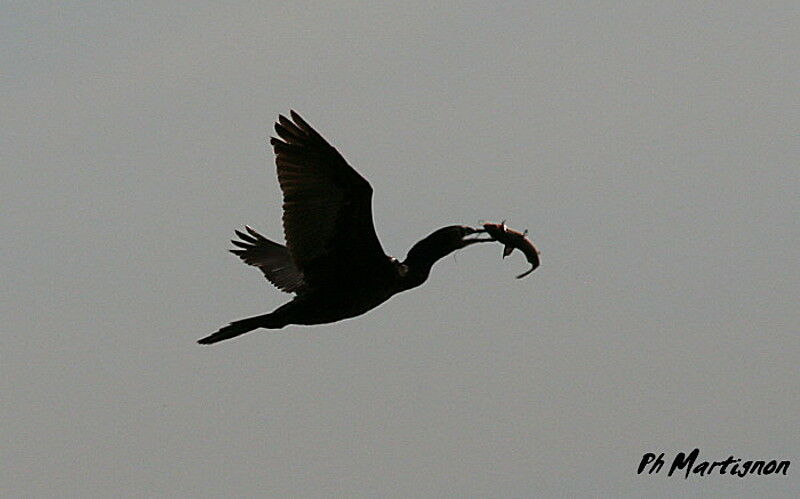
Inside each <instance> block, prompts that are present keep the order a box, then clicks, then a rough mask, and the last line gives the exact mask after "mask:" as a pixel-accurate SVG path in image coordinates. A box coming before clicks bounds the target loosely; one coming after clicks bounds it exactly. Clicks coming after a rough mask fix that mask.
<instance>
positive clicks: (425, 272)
mask: <svg viewBox="0 0 800 499" xmlns="http://www.w3.org/2000/svg"><path fill="white" fill-rule="evenodd" d="M456 249H458V248H455V247H450V246H447V245H443V244H441V242H440V241H438V240H436V239H435V238H433V237H431V236H428V237H426V238H425V239H423V240H422V241H420V242H418V243H417V244H415V245H414V246H412V248H411V249H410V250H409V252H408V256H407V257H406V259H405V261H404V262H403V263H402V265H403V266H404V267H405V271H404V272H405V275H404V276H403V277H402V281H403V289H410V288H415V287H417V286H419V285H421V284H422V283H424V282H425V281H426V280H427V279H428V276H429V275H430V273H431V268H432V267H433V264H435V263H436V262H438V261H439V260H441V259H442V258H444V257H446V256H447V255H449V254H450V253H452V252H453V251H455V250H456Z"/></svg>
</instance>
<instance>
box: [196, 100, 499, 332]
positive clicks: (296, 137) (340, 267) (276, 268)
mask: <svg viewBox="0 0 800 499" xmlns="http://www.w3.org/2000/svg"><path fill="white" fill-rule="evenodd" d="M290 117H291V119H290V118H287V117H285V116H282V115H281V116H279V117H278V121H277V122H276V123H275V132H276V133H277V135H278V137H272V138H271V139H270V144H271V145H272V147H273V149H274V150H275V164H276V165H277V170H278V182H279V184H280V187H281V191H283V231H284V236H285V238H286V246H284V245H282V244H278V243H276V242H274V241H270V240H269V239H267V238H266V237H264V236H262V235H261V234H259V233H258V232H256V231H255V230H254V229H252V228H250V227H245V232H241V231H238V230H237V231H235V232H236V235H237V236H238V237H239V240H233V241H232V243H233V244H234V245H236V246H237V248H236V249H232V250H230V251H231V253H233V254H235V255H237V256H238V257H239V258H241V259H242V260H243V261H244V263H246V264H248V265H252V266H254V267H258V268H259V269H260V270H261V272H263V273H264V276H265V277H266V278H267V280H268V281H269V282H271V283H272V284H273V285H274V286H275V287H277V288H278V289H280V290H281V291H285V292H287V293H294V295H295V296H294V298H293V299H292V300H291V301H289V302H288V303H286V304H284V305H282V306H280V307H278V308H277V309H275V310H274V311H272V312H270V313H268V314H264V315H258V316H255V317H249V318H246V319H241V320H238V321H235V322H232V323H230V324H228V325H227V326H225V327H223V328H221V329H220V330H219V331H217V332H216V333H214V334H212V335H210V336H207V337H205V338H202V339H200V340H199V341H198V343H201V344H203V345H208V344H212V343H217V342H220V341H223V340H227V339H230V338H235V337H236V336H240V335H242V334H244V333H247V332H249V331H253V330H255V329H259V328H266V329H280V328H282V327H284V326H287V325H289V324H304V325H310V324H327V323H331V322H336V321H340V320H342V319H347V318H350V317H356V316H358V315H361V314H363V313H365V312H367V311H369V310H372V309H373V308H375V307H377V306H378V305H380V304H381V303H383V302H385V301H386V300H388V299H389V298H391V297H392V296H393V295H395V294H397V293H400V292H402V291H405V290H408V289H411V288H415V287H417V286H419V285H421V284H422V283H424V282H425V280H427V279H428V275H429V274H430V271H431V267H432V266H433V264H434V263H436V261H438V260H440V259H441V258H443V257H445V256H447V255H449V254H450V253H452V252H453V251H455V250H458V249H461V248H464V247H466V246H468V245H470V244H475V243H479V242H485V241H493V240H495V239H493V238H491V239H478V238H470V239H467V236H470V235H472V234H476V233H479V232H485V230H483V229H474V228H472V227H468V226H465V225H450V226H447V227H442V228H441V229H438V230H436V231H434V232H433V233H432V234H430V235H428V236H427V237H425V238H424V239H422V240H421V241H419V242H418V243H416V244H415V245H414V246H412V247H411V249H410V250H409V251H408V255H407V256H406V259H405V260H404V261H403V262H400V261H398V260H397V259H396V258H392V257H390V256H388V255H386V253H385V252H384V251H383V248H382V247H381V243H380V241H379V240H378V236H377V234H376V233H375V227H374V225H373V222H372V186H370V184H369V182H367V180H366V179H365V178H364V177H362V176H361V175H359V174H358V172H357V171H355V170H354V169H353V167H351V166H350V165H349V164H347V161H345V159H344V158H343V157H342V155H341V154H339V152H338V151H337V150H336V149H334V148H333V146H331V145H330V144H329V143H328V142H327V141H326V140H325V139H324V138H323V137H322V136H321V135H320V134H319V133H318V132H317V131H316V130H314V129H313V128H312V127H311V126H310V125H309V124H308V123H306V121H305V120H304V119H303V118H301V117H300V115H298V114H297V113H296V112H294V111H291V112H290Z"/></svg>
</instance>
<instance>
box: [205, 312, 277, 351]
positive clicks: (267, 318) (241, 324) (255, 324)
mask: <svg viewBox="0 0 800 499" xmlns="http://www.w3.org/2000/svg"><path fill="white" fill-rule="evenodd" d="M285 325H286V322H285V321H282V320H280V319H279V318H278V317H276V316H275V314H274V313H270V314H264V315H257V316H255V317H248V318H247V319H242V320H239V321H235V322H231V323H230V324H228V325H227V326H225V327H223V328H222V329H220V330H219V331H217V332H216V333H214V334H212V335H210V336H206V337H205V338H201V339H199V340H197V342H198V343H200V344H201V345H211V344H213V343H217V342H220V341H224V340H229V339H231V338H236V337H237V336H240V335H243V334H244V333H249V332H250V331H252V330H254V329H258V328H262V327H263V328H267V329H280V328H282V327H283V326H285Z"/></svg>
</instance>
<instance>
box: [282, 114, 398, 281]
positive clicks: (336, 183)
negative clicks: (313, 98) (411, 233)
mask: <svg viewBox="0 0 800 499" xmlns="http://www.w3.org/2000/svg"><path fill="white" fill-rule="evenodd" d="M290 116H291V120H290V119H288V118H286V117H285V116H279V118H278V122H277V123H275V131H276V132H277V134H278V137H279V138H275V137H273V138H272V139H271V140H270V143H271V144H272V146H273V148H274V149H275V156H276V158H275V164H276V165H277V167H278V182H279V183H280V186H281V190H282V191H283V231H284V235H285V236H286V247H287V248H288V250H289V253H290V255H291V257H292V260H293V261H294V263H295V265H296V266H297V268H298V269H299V270H300V272H302V273H303V278H304V280H305V282H306V283H308V284H310V285H317V284H324V283H333V282H334V281H335V280H336V279H339V278H342V277H343V276H348V277H349V278H355V277H356V276H358V275H359V272H362V271H363V272H369V270H368V269H375V268H380V267H379V266H380V265H382V264H383V265H385V263H386V261H387V257H386V254H385V253H384V251H383V248H382V247H381V244H380V241H379V240H378V236H377V235H376V234H375V226H374V224H373V221H372V186H370V185H369V182H367V181H366V180H365V179H364V178H363V177H362V176H361V175H359V174H358V172H356V171H355V170H354V169H353V168H352V167H351V166H350V165H348V164H347V162H346V161H345V159H344V158H343V157H342V155H341V154H339V152H338V151H337V150H336V149H334V148H333V146H331V145H330V144H328V142H327V141H326V140H325V139H324V138H322V136H321V135H320V134H319V133H317V131H316V130H314V129H313V128H311V126H310V125H309V124H308V123H306V122H305V120H303V118H301V117H300V115H298V114H297V113H295V112H294V111H292V112H291V115H290Z"/></svg>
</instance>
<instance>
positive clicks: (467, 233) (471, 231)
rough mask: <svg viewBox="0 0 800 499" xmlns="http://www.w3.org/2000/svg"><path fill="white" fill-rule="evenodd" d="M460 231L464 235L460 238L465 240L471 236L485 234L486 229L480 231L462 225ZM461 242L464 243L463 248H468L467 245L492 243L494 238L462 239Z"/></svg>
mask: <svg viewBox="0 0 800 499" xmlns="http://www.w3.org/2000/svg"><path fill="white" fill-rule="evenodd" d="M461 229H462V230H463V231H464V235H463V236H462V238H466V237H467V236H471V235H473V234H480V233H483V232H486V229H482V228H481V229H476V228H474V227H470V226H468V225H463V226H462V227H461ZM462 241H463V242H464V246H468V245H470V244H474V243H485V242H488V241H494V238H491V237H490V238H489V239H478V238H477V237H476V238H474V239H462Z"/></svg>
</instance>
